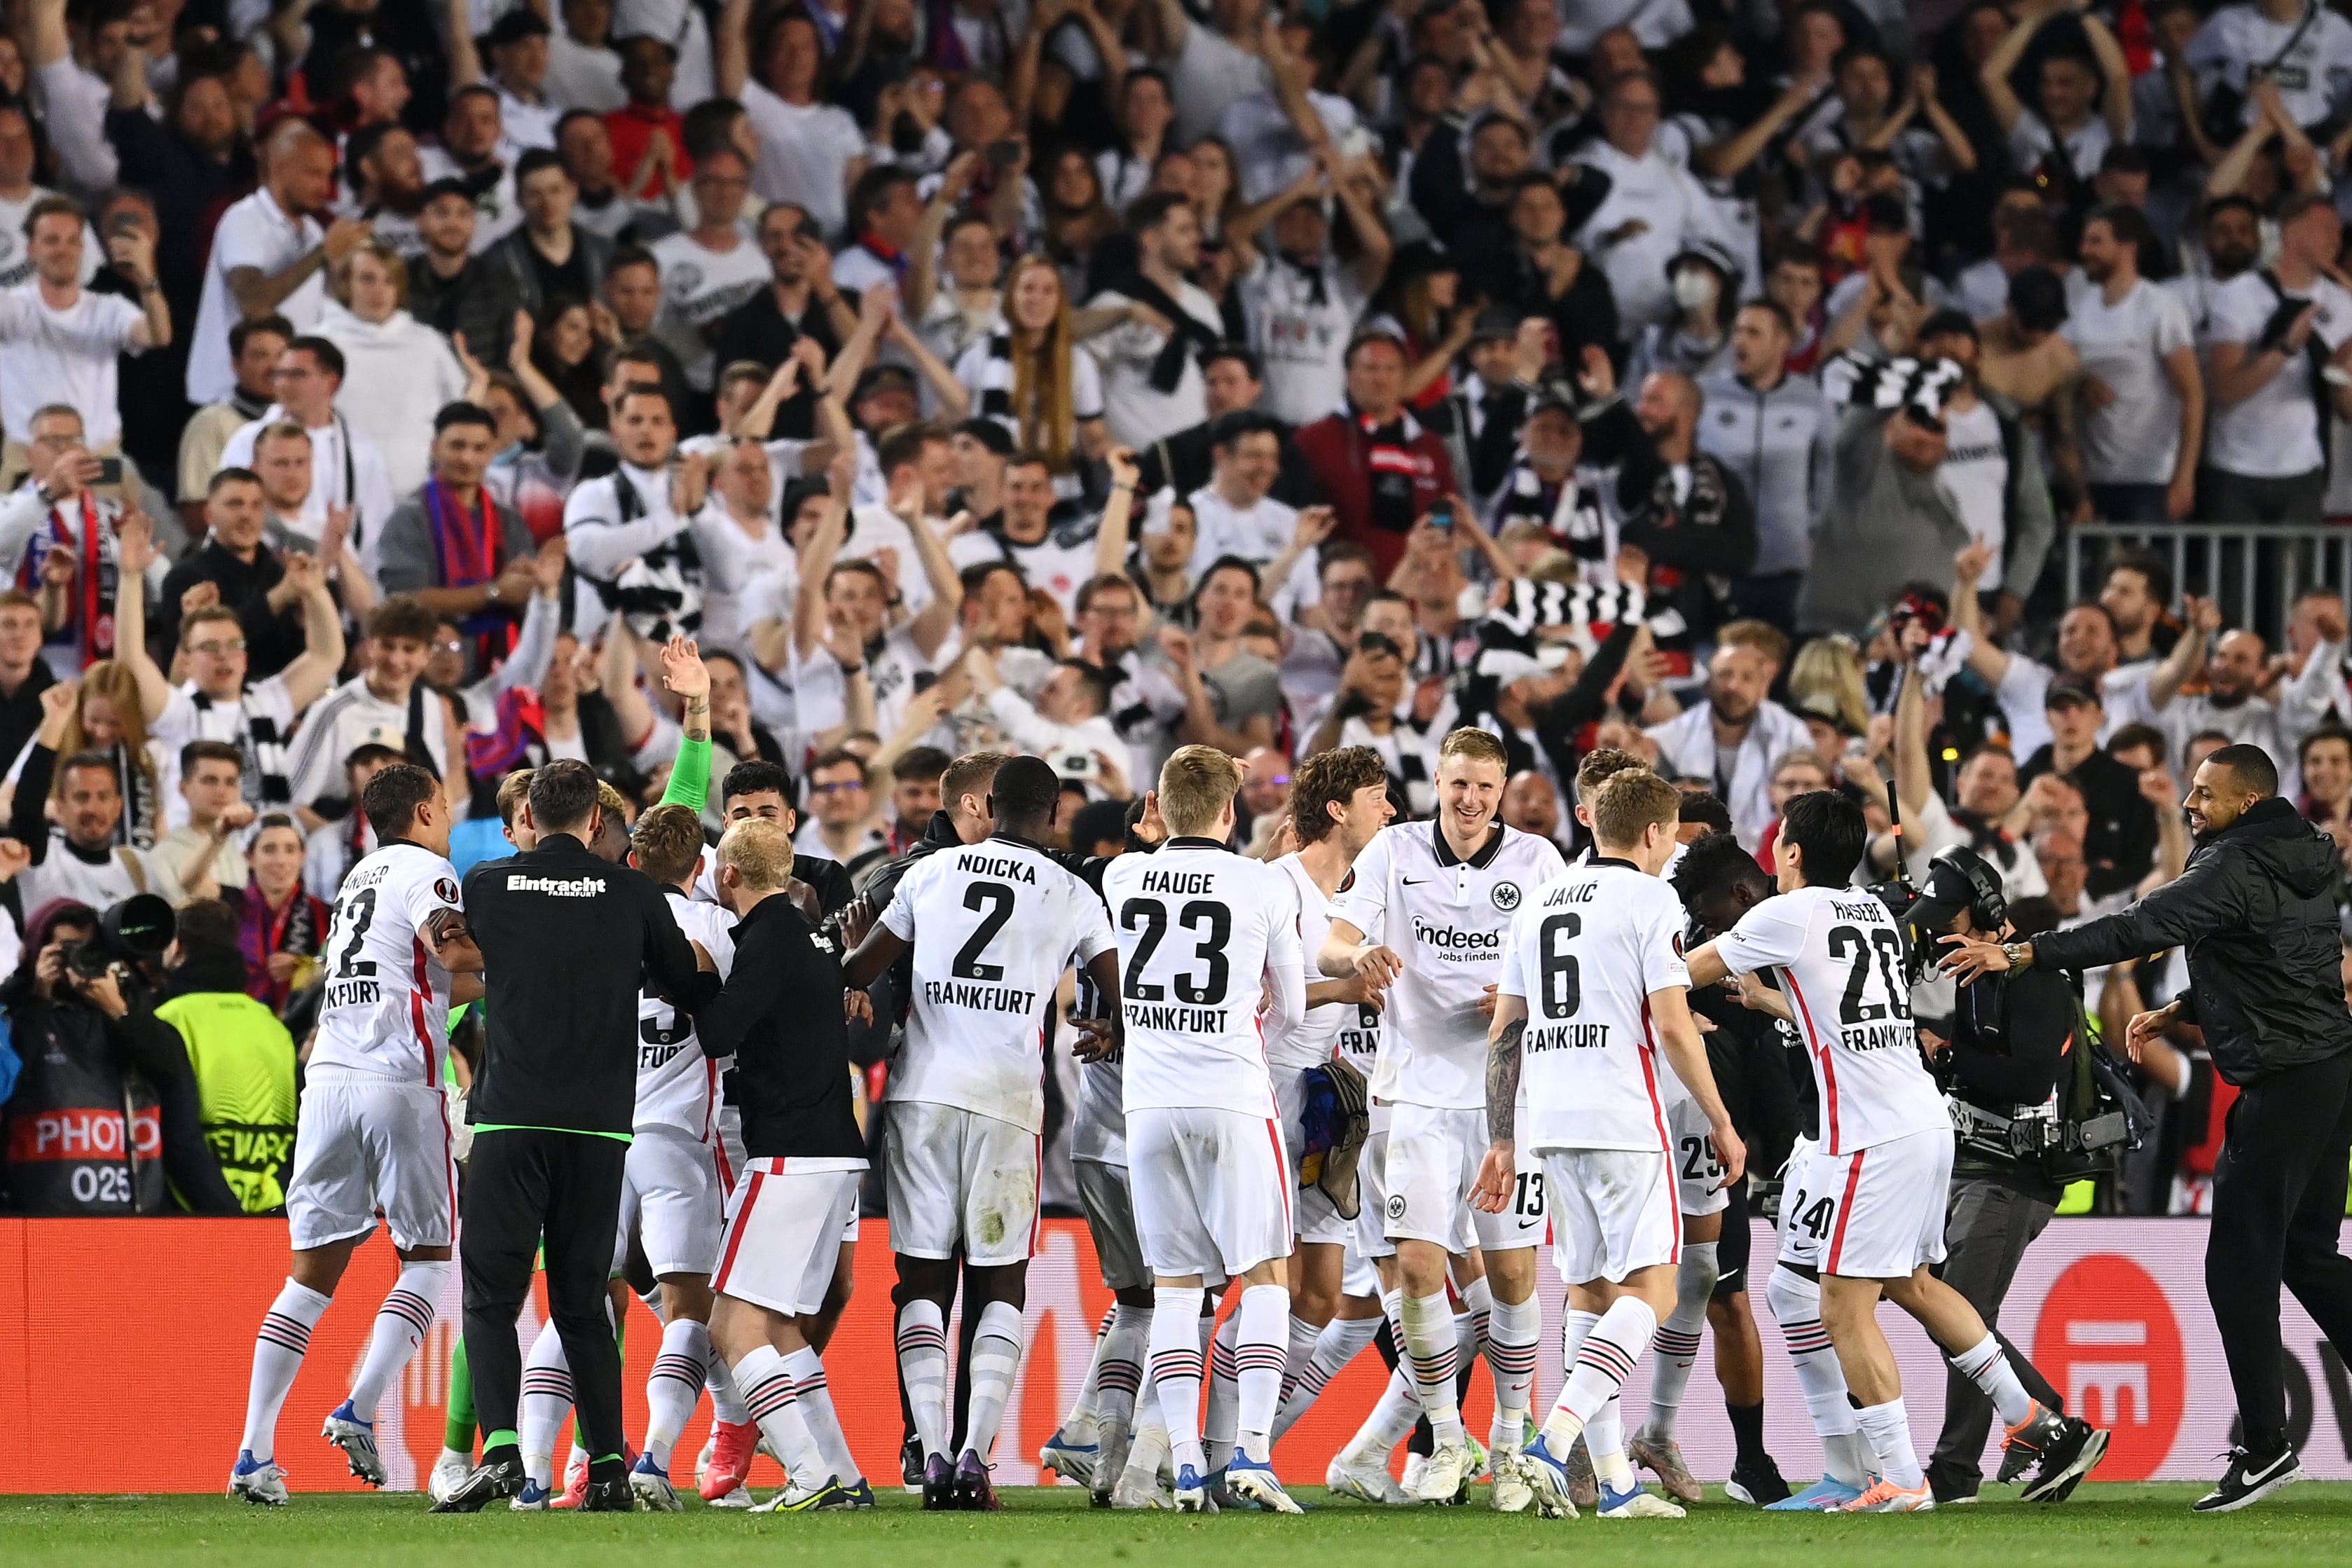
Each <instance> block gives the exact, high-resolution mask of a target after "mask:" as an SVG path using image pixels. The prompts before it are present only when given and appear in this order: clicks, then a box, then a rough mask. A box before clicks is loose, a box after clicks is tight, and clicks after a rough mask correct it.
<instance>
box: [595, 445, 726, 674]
mask: <svg viewBox="0 0 2352 1568" xmlns="http://www.w3.org/2000/svg"><path fill="white" fill-rule="evenodd" d="M612 479H613V500H614V505H615V506H616V507H617V508H618V509H619V511H620V518H619V520H618V521H621V522H624V523H629V522H635V521H636V520H637V519H639V518H641V517H643V516H645V515H646V502H645V498H644V497H643V496H641V495H639V494H637V489H636V487H635V485H633V484H631V483H630V482H629V476H628V473H627V472H626V470H625V469H621V468H615V469H614V470H613V475H612ZM680 521H681V526H680V527H679V529H678V531H677V532H676V533H673V534H671V535H670V536H669V537H668V538H667V539H666V540H664V541H662V542H661V543H659V544H657V545H656V546H654V548H653V549H651V550H648V551H646V552H645V553H644V554H643V555H640V556H638V557H637V558H636V559H635V561H632V562H630V563H629V564H628V565H627V566H626V567H625V568H624V569H623V571H622V573H621V574H620V575H619V576H618V577H615V578H614V579H613V580H612V581H611V582H609V583H606V582H603V581H601V580H599V579H597V578H594V577H591V578H589V579H588V583H589V584H590V585H591V586H592V587H593V588H594V589H595V590H596V596H597V597H598V598H599V599H602V600H603V601H604V607H605V608H606V609H607V610H610V611H611V612H613V614H614V615H616V616H625V618H626V619H627V620H628V623H629V629H630V630H631V631H633V632H635V633H636V634H637V636H639V637H643V638H645V639H646V641H648V642H651V643H655V644H660V643H666V642H667V641H668V640H669V639H670V637H672V636H673V635H674V634H678V633H683V634H686V635H688V636H692V635H693V633H694V632H695V630H696V629H697V628H698V627H699V626H701V625H702V552H700V551H699V550H698V549H696V548H695V543H694V531H693V530H692V529H691V528H690V527H686V526H683V522H684V520H683V519H681V520H680Z"/></svg>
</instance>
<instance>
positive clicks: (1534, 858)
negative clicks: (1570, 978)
mask: <svg viewBox="0 0 2352 1568" xmlns="http://www.w3.org/2000/svg"><path fill="white" fill-rule="evenodd" d="M1437 754H1438V763H1437V799H1438V808H1437V819H1436V820H1435V821H1434V822H1413V823H1402V824H1398V825H1395V826H1389V827H1384V828H1382V829H1381V831H1380V832H1379V833H1378V834H1376V835H1375V836H1374V837H1373V838H1372V841H1371V843H1370V844H1369V845H1368V846H1366V847H1365V849H1364V852H1363V854H1361V855H1360V856H1359V857H1358V858H1357V859H1356V866H1355V876H1354V882H1353V885H1352V886H1350V887H1349V889H1347V890H1346V891H1344V892H1342V893H1341V894H1340V895H1339V898H1338V899H1336V900H1333V906H1332V920H1331V929H1330V931H1329V934H1328V935H1327V936H1326V937H1325V939H1324V942H1323V948H1322V952H1321V954H1320V962H1321V967H1322V970H1323V973H1325V974H1326V975H1328V976H1329V977H1331V978H1332V979H1335V980H1344V979H1347V978H1349V977H1350V976H1352V975H1355V974H1357V973H1363V974H1364V975H1365V976H1366V977H1367V978H1368V979H1370V981H1372V982H1373V984H1376V985H1378V986H1380V987H1381V990H1382V992H1383V993H1384V994H1388V1003H1387V1011H1386V1016H1385V1020H1384V1023H1383V1026H1382V1031H1381V1032H1382V1042H1381V1062H1380V1073H1379V1076H1378V1077H1377V1078H1376V1079H1374V1080H1373V1085H1372V1093H1373V1095H1374V1097H1375V1098H1376V1099H1379V1100H1385V1101H1388V1102H1389V1103H1390V1104H1391V1106H1392V1107H1393V1109H1392V1110H1391V1119H1390V1123H1389V1137H1388V1152H1387V1157H1386V1160H1385V1162H1384V1164H1383V1168H1382V1171H1381V1186H1382V1188H1383V1189H1384V1192H1385V1196H1384V1211H1385V1219H1386V1222H1387V1226H1386V1227H1387V1234H1388V1236H1389V1237H1390V1238H1391V1239H1392V1240H1393V1241H1395V1243H1396V1248H1397V1268H1398V1269H1399V1271H1400V1274H1401V1276H1402V1279H1401V1285H1402V1291H1403V1299H1402V1302H1401V1303H1400V1311H1399V1314H1398V1324H1397V1327H1398V1330H1399V1332H1398V1343H1399V1347H1400V1349H1401V1350H1402V1352H1403V1353H1404V1355H1405V1356H1406V1358H1407V1359H1408V1360H1409V1361H1410V1362H1411V1363H1412V1381H1413V1384H1414V1386H1415V1388H1416V1389H1417V1391H1418V1392H1419V1394H1420V1396H1421V1404H1422V1409H1423V1414H1424V1415H1426V1416H1427V1417H1428V1419H1429V1424H1430V1428H1431V1432H1432V1435H1433V1445H1434V1446H1433V1449H1432V1451H1431V1454H1430V1458H1429V1463H1428V1465H1427V1467H1426V1468H1424V1469H1423V1472H1422V1475H1421V1477H1420V1486H1419V1488H1418V1489H1416V1490H1415V1491H1414V1492H1413V1494H1412V1495H1414V1496H1415V1497H1417V1498H1418V1499H1420V1500H1422V1501H1424V1502H1450V1501H1452V1500H1454V1499H1455V1497H1456V1496H1457V1494H1458V1493H1459V1492H1460V1491H1461V1489H1462V1488H1463V1486H1464V1484H1465V1482H1466V1481H1467V1480H1468V1479H1469V1478H1470V1476H1471V1474H1472V1472H1473V1471H1474V1470H1475V1468H1476V1462H1475V1458H1474V1457H1473V1455H1472V1452H1471V1449H1470V1446H1469V1443H1468V1441H1467V1440H1466V1438H1465V1435H1464V1433H1463V1430H1462V1415H1461V1411H1460V1408H1459V1406H1458V1405H1457V1403H1456V1394H1455V1383H1454V1374H1455V1372H1456V1370H1457V1367H1458V1364H1459V1351H1458V1348H1457V1345H1458V1342H1457V1340H1456V1337H1455V1333H1454V1316H1453V1313H1452V1311H1451V1310H1449V1308H1448V1307H1447V1304H1446V1299H1445V1285H1446V1264H1447V1259H1448V1256H1449V1255H1452V1256H1454V1257H1458V1258H1464V1259H1465V1272H1464V1275H1463V1277H1464V1278H1465V1279H1475V1278H1477V1277H1478V1275H1479V1273H1480V1272H1481V1269H1480V1268H1479V1265H1478V1263H1477V1262H1476V1254H1477V1252H1478V1250H1479V1249H1480V1248H1481V1247H1491V1248H1493V1249H1494V1250H1495V1251H1496V1252H1497V1253H1507V1254H1509V1255H1510V1257H1511V1258H1512V1261H1513V1263H1514V1264H1515V1265H1516V1267H1514V1268H1511V1269H1510V1270H1509V1275H1510V1277H1509V1278H1503V1277H1500V1276H1497V1277H1496V1278H1495V1279H1493V1280H1492V1282H1491V1289H1492V1290H1493V1303H1494V1304H1493V1308H1492V1318H1491V1321H1490V1333H1491V1341H1490V1344H1489V1351H1488V1354H1489V1361H1490V1363H1492V1364H1493V1365H1494V1366H1495V1368H1496V1405H1498V1406H1499V1407H1500V1409H1499V1410H1498V1412H1497V1417H1496V1428H1495V1430H1496V1435H1497V1436H1500V1437H1501V1438H1503V1440H1505V1441H1506V1442H1507V1443H1509V1444H1511V1445H1512V1447H1510V1448H1506V1449H1505V1450H1503V1451H1502V1452H1501V1453H1499V1454H1497V1455H1496V1478H1497V1480H1498V1482H1504V1481H1507V1482H1508V1483H1509V1487H1508V1488H1507V1489H1506V1490H1518V1489H1521V1488H1522V1487H1523V1480H1522V1478H1520V1477H1519V1476H1518V1475H1517V1470H1518V1466H1517V1453H1516V1446H1517V1443H1518V1441H1519V1438H1520V1435H1521V1432H1522V1430H1523V1429H1524V1426H1525V1425H1526V1423H1525V1419H1524V1415H1525V1411H1526V1407H1527V1405H1528V1399H1529V1397H1530V1392H1531V1390H1532V1388H1533V1384H1534V1373H1535V1353H1534V1352H1535V1346H1536V1344H1537V1342H1538V1340H1540V1338H1541V1337H1542V1332H1543V1310H1542V1307H1541V1305H1540V1304H1539V1303H1538V1301H1537V1300H1536V1297H1535V1283H1536V1282H1535V1268H1534V1252H1533V1249H1532V1247H1531V1245H1530V1240H1531V1237H1529V1236H1528V1232H1529V1230H1530V1229H1531V1228H1532V1229H1533V1230H1534V1231H1535V1232H1536V1233H1537V1234H1539V1233H1540V1226H1541V1225H1542V1218H1541V1215H1540V1214H1539V1213H1538V1214H1535V1215H1506V1214H1488V1213H1485V1212H1483V1211H1474V1210H1473V1209H1472V1208H1471V1206H1470V1194H1471V1192H1472V1190H1473V1189H1474V1188H1475V1186H1476V1184H1477V1180H1478V1167H1479V1163H1480V1161H1481V1160H1482V1159H1483V1158H1484V1156H1485V1153H1486V1143H1487V1136H1486V1116H1485V1111H1486V1008H1487V1007H1488V1006H1490V1005H1491V999H1490V996H1489V994H1488V988H1489V987H1490V986H1492V985H1493V984H1496V982H1497V981H1499V980H1500V979H1501V977H1502V970H1503V952H1504V947H1505V941H1504V939H1505V937H1506V936H1507V933H1508V931H1509V930H1510V923H1511V916H1512V913H1513V911H1515V910H1517V909H1518V908H1519V906H1520V905H1521V904H1522V903H1523V902H1525V901H1526V900H1527V899H1528V897H1529V896H1531V895H1532V894H1533V893H1534V892H1535V890H1536V889H1538V888H1541V887H1543V886H1544V885H1545V884H1546V883H1549V882H1550V881H1552V880H1553V879H1556V878H1558V877H1559V875H1560V874H1561V873H1562V872H1564V871H1566V870H1567V868H1568V867H1567V863H1566V862H1565V861H1564V860H1562V859H1561V858H1560V853H1559V847H1557V846H1555V845H1554V844H1553V843H1552V842H1551V841H1550V840H1549V839H1547V838H1538V837H1535V836H1533V835H1532V834H1527V833H1521V832H1520V831H1518V830H1517V828H1514V827H1509V826H1505V825H1504V824H1503V823H1502V822H1501V821H1499V820H1498V819H1497V818H1496V810H1497V809H1498V807H1499V806H1500V805H1501V802H1502V797H1503V784H1504V780H1505V777H1506V770H1507V766H1508V762H1507V755H1506V753H1505V752H1504V751H1503V743H1502V742H1500V741H1498V740H1496V738H1495V737H1494V736H1493V735H1491V734H1489V733H1488V732H1487V731H1484V730H1474V729H1461V730H1456V731H1453V732H1452V733H1451V734H1449V735H1447V736H1446V737H1445V739H1444V742H1441V743H1440V745H1439V747H1438V753H1437ZM1374 932H1381V933H1383V936H1384V939H1385V940H1383V939H1382V937H1376V936H1375V935H1374V934H1373V933H1374ZM1404 953H1410V954H1411V955H1412V956H1411V959H1410V961H1408V959H1407V958H1405V957H1404V956H1402V954H1404ZM1530 1220H1532V1227H1531V1226H1529V1224H1528V1221H1530ZM1468 1294H1469V1291H1468V1290H1467V1289H1465V1296H1467V1295H1468ZM1475 1310H1476V1308H1475V1303H1474V1306H1473V1312H1474V1316H1475ZM1515 1402H1516V1403H1515ZM1498 1489H1505V1488H1498ZM1521 1495H1522V1496H1524V1493H1523V1491H1522V1492H1521ZM1498 1506H1504V1505H1501V1504H1498ZM1518 1506H1521V1507H1524V1506H1525V1502H1524V1501H1521V1502H1519V1503H1518Z"/></svg>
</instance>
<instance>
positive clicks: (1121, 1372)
mask: <svg viewBox="0 0 2352 1568" xmlns="http://www.w3.org/2000/svg"><path fill="white" fill-rule="evenodd" d="M1150 1344H1151V1309H1150V1308H1149V1307H1129V1306H1126V1305H1120V1306H1118V1307H1115V1308H1113V1309H1112V1310H1111V1317H1110V1331H1109V1332H1108V1333H1107V1334H1105V1335H1104V1336H1103V1342H1102V1349H1101V1351H1100V1352H1098V1353H1097V1356H1096V1358H1095V1363H1096V1366H1097V1371H1098V1373H1099V1379H1098V1386H1097V1389H1096V1391H1095V1434H1096V1440H1097V1442H1099V1443H1100V1444H1101V1445H1102V1455H1101V1458H1099V1459H1098V1460H1097V1471H1096V1473H1097V1476H1098V1477H1099V1478H1100V1479H1099V1481H1098V1483H1097V1485H1098V1487H1099V1488H1100V1489H1104V1490H1108V1489H1109V1487H1110V1484H1111V1482H1112V1481H1114V1480H1116V1479H1118V1478H1117V1476H1116V1475H1115V1474H1114V1473H1113V1467H1115V1466H1118V1464H1120V1462H1121V1458H1122V1453H1123V1451H1124V1449H1125V1448H1126V1447H1127V1444H1128V1442H1129V1438H1130V1436H1132V1434H1133V1433H1134V1431H1135V1412H1136V1395H1137V1393H1138V1391H1139V1390H1140V1389H1141V1388H1142V1386H1143V1361H1144V1357H1145V1356H1146V1355H1148V1354H1149V1353H1150Z"/></svg>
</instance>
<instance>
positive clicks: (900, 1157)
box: [836, 1100, 1043, 1268]
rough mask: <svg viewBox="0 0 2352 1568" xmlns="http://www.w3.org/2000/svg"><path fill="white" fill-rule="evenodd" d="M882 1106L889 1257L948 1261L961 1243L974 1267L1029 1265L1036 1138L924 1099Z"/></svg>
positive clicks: (1009, 1125)
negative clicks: (886, 1116)
mask: <svg viewBox="0 0 2352 1568" xmlns="http://www.w3.org/2000/svg"><path fill="white" fill-rule="evenodd" d="M888 1106H889V1113H890V1146H889V1152H888V1153H887V1156H886V1157H885V1159H884V1161H883V1166H882V1173H883V1178H884V1190H885V1192H886V1194H887V1201H888V1203H889V1205H890V1250H891V1251H892V1252H895V1253H898V1254H900V1255H901V1256H903V1257H908V1258H953V1257H954V1256H955V1255H956V1246H957V1244H958V1243H959V1242H961V1244H962V1246H963V1256H964V1261H965V1262H966V1263H968V1264H970V1265H971V1267H973V1268H1002V1267H1003V1266H1004V1265H1005V1264H1008V1263H1022V1262H1025V1261H1027V1259H1028V1258H1029V1254H1030V1251H1031V1249H1032V1248H1033V1247H1035V1245H1036V1240H1037V1178H1038V1175H1039V1172H1040V1161H1041V1160H1042V1158H1043V1150H1042V1146H1041V1144H1040V1142H1039V1140H1038V1137H1037V1134H1035V1133H1034V1132H1031V1131H1026V1130H1025V1129H1023V1128H1019V1127H1015V1126H1014V1125H1013V1123H1011V1122H1010V1121H998V1120H997V1119H996V1118H995V1117H993V1116H982V1114H981V1113H980V1112H979V1111H976V1110H964V1109H963V1108H962V1107H961V1106H955V1105H934V1104H932V1103H931V1102H930V1101H929V1100H891V1101H889V1102H888ZM853 1217H854V1216H853ZM836 1235H838V1233H837V1232H836Z"/></svg>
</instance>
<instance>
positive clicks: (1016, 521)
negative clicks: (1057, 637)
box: [948, 452, 1135, 616]
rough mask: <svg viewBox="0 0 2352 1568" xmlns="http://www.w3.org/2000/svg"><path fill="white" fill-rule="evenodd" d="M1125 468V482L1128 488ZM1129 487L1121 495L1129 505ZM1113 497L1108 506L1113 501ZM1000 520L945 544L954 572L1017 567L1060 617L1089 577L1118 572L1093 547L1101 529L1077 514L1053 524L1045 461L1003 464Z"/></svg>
mask: <svg viewBox="0 0 2352 1568" xmlns="http://www.w3.org/2000/svg"><path fill="white" fill-rule="evenodd" d="M1133 482H1134V480H1133V473H1132V469H1131V468H1130V469H1129V479H1128V483H1129V485H1130V487H1131V486H1132V484H1133ZM1134 494H1135V492H1134V490H1133V489H1131V488H1130V489H1128V490H1126V491H1125V492H1124V499H1125V500H1126V501H1127V502H1128V503H1129V504H1131V503H1132V501H1133V498H1134ZM1119 499H1120V498H1118V497H1114V500H1113V504H1115V505H1116V504H1118V503H1119ZM1053 513H1054V475H1053V470H1052V469H1050V468H1047V467H1046V464H1045V458H1041V457H1039V456H1038V455H1037V454H1035V453H1034V452H1028V453H1024V454H1022V455H1021V456H1019V457H1016V458H1013V459H1012V460H1011V461H1009V462H1007V463H1006V464H1005V465H1004V473H1003V516H1002V518H1001V519H1000V520H999V521H998V523H997V525H996V526H995V527H993V528H975V529H971V530H968V531H964V532H962V533H959V534H957V535H956V536H955V538H954V539H952V540H950V541H949V542H948V556H949V558H950V560H952V561H953V562H954V563H956V565H957V566H958V567H959V568H961V567H966V566H975V565H978V564H979V563H982V562H983V561H1009V562H1011V563H1013V565H1015V566H1018V567H1019V568H1020V569H1021V575H1022V576H1023V577H1024V579H1025V580H1026V581H1027V582H1028V584H1029V586H1031V587H1032V588H1043V589H1045V592H1047V593H1049V594H1051V595H1054V600H1055V603H1056V604H1058V605H1061V606H1062V614H1063V615H1065V616H1073V615H1076V613H1077V605H1078V590H1079V589H1080V588H1082V587H1084V586H1086V584H1087V579H1088V578H1090V577H1094V576H1096V575H1097V574H1101V573H1104V572H1115V571H1117V570H1118V566H1119V563H1118V559H1117V558H1116V557H1113V558H1112V559H1110V560H1108V561H1106V560H1104V559H1103V552H1102V551H1101V550H1100V549H1099V548H1098V545H1097V542H1098V541H1099V540H1100V538H1101V537H1102V528H1101V526H1100V524H1099V523H1098V521H1097V520H1096V519H1094V518H1091V517H1087V516H1085V515H1083V514H1081V515H1080V516H1078V517H1076V518H1074V519H1071V520H1069V521H1065V522H1063V523H1061V524H1060V525H1059V526H1056V525H1055V521H1054V516H1053Z"/></svg>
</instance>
